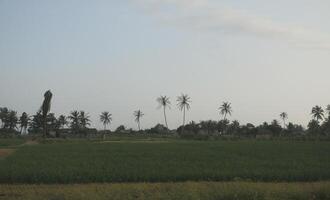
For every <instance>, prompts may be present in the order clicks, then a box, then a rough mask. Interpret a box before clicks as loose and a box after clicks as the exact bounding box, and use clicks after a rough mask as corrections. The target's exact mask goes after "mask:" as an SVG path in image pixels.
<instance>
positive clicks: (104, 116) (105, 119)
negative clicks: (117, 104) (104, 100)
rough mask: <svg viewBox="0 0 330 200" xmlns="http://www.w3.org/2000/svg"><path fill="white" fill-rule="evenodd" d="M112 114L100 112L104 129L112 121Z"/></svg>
mask: <svg viewBox="0 0 330 200" xmlns="http://www.w3.org/2000/svg"><path fill="white" fill-rule="evenodd" d="M111 116H112V115H111V114H110V113H109V112H106V111H105V112H102V114H101V115H100V121H101V122H102V123H103V125H104V130H106V129H107V125H108V124H110V123H111V121H112V117H111Z"/></svg>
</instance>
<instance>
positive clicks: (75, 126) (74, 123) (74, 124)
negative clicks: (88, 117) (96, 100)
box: [68, 110, 80, 132]
mask: <svg viewBox="0 0 330 200" xmlns="http://www.w3.org/2000/svg"><path fill="white" fill-rule="evenodd" d="M68 118H69V119H70V121H71V122H70V127H71V129H72V130H74V131H75V132H77V131H78V130H79V128H80V119H79V112H78V111H77V110H74V111H72V112H71V113H70V115H69V116H68Z"/></svg>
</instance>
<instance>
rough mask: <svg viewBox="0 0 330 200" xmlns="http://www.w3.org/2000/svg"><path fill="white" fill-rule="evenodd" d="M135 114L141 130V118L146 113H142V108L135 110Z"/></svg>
mask: <svg viewBox="0 0 330 200" xmlns="http://www.w3.org/2000/svg"><path fill="white" fill-rule="evenodd" d="M133 115H134V117H135V121H136V122H137V124H138V128H139V130H141V127H140V119H141V117H142V116H143V115H144V114H143V113H142V111H141V110H136V111H134V113H133Z"/></svg>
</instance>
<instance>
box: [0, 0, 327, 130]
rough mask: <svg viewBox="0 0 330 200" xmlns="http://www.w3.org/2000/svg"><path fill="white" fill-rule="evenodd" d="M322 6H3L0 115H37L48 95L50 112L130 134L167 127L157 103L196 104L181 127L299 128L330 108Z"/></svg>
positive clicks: (292, 0)
mask: <svg viewBox="0 0 330 200" xmlns="http://www.w3.org/2000/svg"><path fill="white" fill-rule="evenodd" d="M329 10H330V1H329V0H313V1H311V0H267V1H265V0H249V1H246V0H235V1H232V0H104V1H102V0H95V1H89V0H56V1H52V0H28V1H27V0H0V107H3V106H7V107H9V108H11V109H15V110H17V111H18V112H19V113H21V112H23V111H26V112H28V113H29V114H34V113H35V112H36V111H37V110H38V109H39V107H40V105H41V103H42V100H43V93H44V92H45V91H46V90H47V89H51V90H52V92H53V94H54V96H53V102H52V110H51V111H52V112H55V113H56V114H57V115H59V114H68V113H69V112H70V111H72V110H85V111H86V112H88V113H89V114H90V115H91V117H92V120H93V123H92V126H93V127H97V128H101V127H102V126H101V123H100V122H99V118H98V115H99V114H100V112H102V111H110V112H111V113H112V114H113V124H112V125H111V128H112V129H114V128H115V127H117V126H118V125H120V124H124V125H126V126H127V127H131V128H136V124H135V122H134V118H133V111H134V110H137V109H141V110H142V112H144V113H145V116H144V117H143V119H142V121H141V125H142V127H143V128H149V127H151V126H152V125H155V124H156V123H163V115H162V111H161V110H159V109H157V103H156V101H155V100H156V98H157V97H158V96H160V95H167V96H170V97H171V101H172V108H171V109H170V110H168V122H169V126H170V128H176V127H177V126H178V125H179V124H180V123H182V121H181V120H182V117H181V113H180V111H179V110H178V109H177V107H176V102H175V101H176V98H177V96H178V95H180V94H181V93H187V94H189V95H190V96H191V98H192V103H191V110H189V112H188V113H187V120H188V121H191V120H194V121H197V122H198V121H200V120H208V119H214V120H218V119H219V118H220V115H219V112H218V110H217V109H218V107H219V106H220V104H221V103H222V102H223V101H230V102H231V103H232V106H233V111H234V112H233V114H232V116H231V117H230V119H231V120H234V119H237V120H239V121H240V122H241V123H247V122H252V123H255V124H259V123H262V122H263V121H271V120H273V119H279V114H280V113H281V112H283V111H286V112H287V113H288V114H289V121H293V122H295V123H302V124H304V125H306V124H307V122H308V121H309V120H310V118H311V117H310V111H311V108H312V106H314V105H321V106H323V107H325V106H326V105H327V104H330V92H329V89H330V22H329V20H330V12H329Z"/></svg>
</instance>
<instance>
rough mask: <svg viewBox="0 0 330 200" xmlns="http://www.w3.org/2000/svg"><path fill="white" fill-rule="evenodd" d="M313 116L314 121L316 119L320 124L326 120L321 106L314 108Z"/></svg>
mask: <svg viewBox="0 0 330 200" xmlns="http://www.w3.org/2000/svg"><path fill="white" fill-rule="evenodd" d="M311 115H312V116H313V118H314V119H316V121H317V122H319V121H320V120H322V119H323V118H324V110H323V109H322V107H320V106H314V107H313V108H312V112H311Z"/></svg>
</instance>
